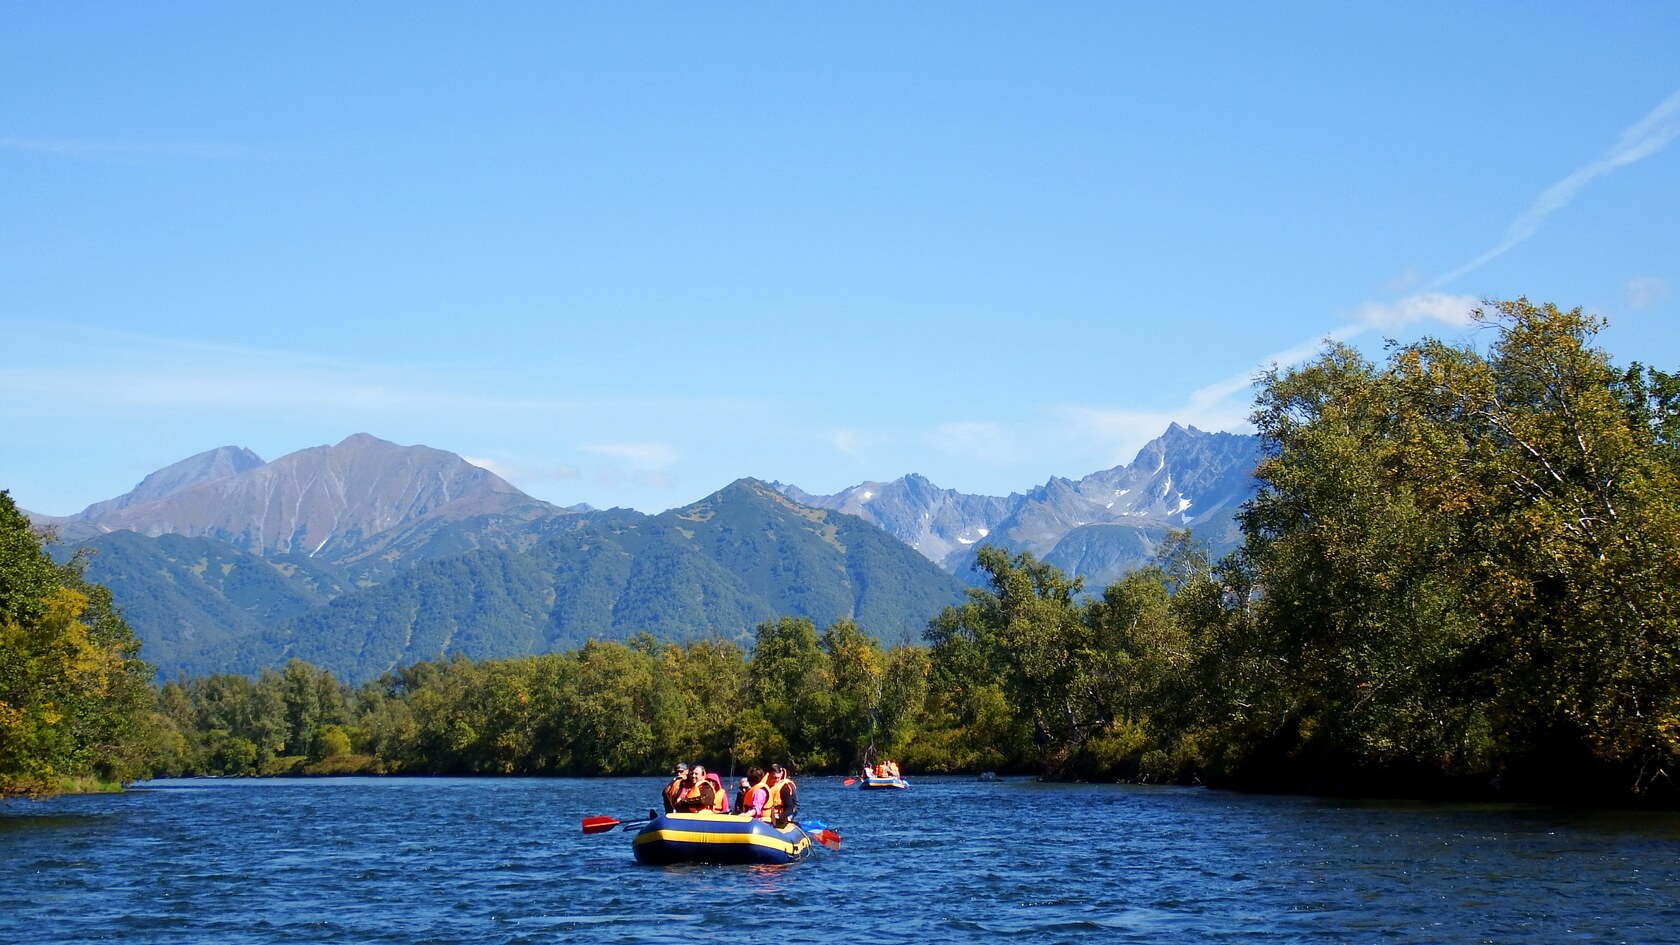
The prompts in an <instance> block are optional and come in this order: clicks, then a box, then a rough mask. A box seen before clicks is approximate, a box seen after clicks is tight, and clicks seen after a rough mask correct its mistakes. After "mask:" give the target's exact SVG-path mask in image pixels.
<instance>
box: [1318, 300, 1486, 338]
mask: <svg viewBox="0 0 1680 945" xmlns="http://www.w3.org/2000/svg"><path fill="white" fill-rule="evenodd" d="M1480 304H1481V300H1480V299H1478V298H1476V297H1475V296H1473V295H1448V294H1446V293H1445V292H1419V293H1418V294H1416V295H1412V296H1408V297H1407V298H1403V299H1400V300H1398V301H1395V302H1367V303H1365V304H1364V305H1361V306H1360V307H1359V308H1358V309H1356V310H1355V311H1354V320H1355V322H1356V324H1357V326H1363V327H1366V328H1372V329H1375V330H1377V331H1394V332H1397V331H1400V330H1401V329H1405V328H1410V327H1411V326H1413V325H1415V324H1417V323H1419V322H1438V323H1440V324H1442V325H1448V326H1451V327H1454V328H1464V327H1467V326H1469V325H1470V324H1471V319H1470V313H1471V312H1472V311H1473V310H1474V309H1475V308H1476V306H1478V305H1480ZM1350 327H1354V326H1350Z"/></svg>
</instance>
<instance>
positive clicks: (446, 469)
mask: <svg viewBox="0 0 1680 945" xmlns="http://www.w3.org/2000/svg"><path fill="white" fill-rule="evenodd" d="M535 512H540V513H542V514H561V513H562V512H563V510H561V509H559V508H557V507H555V506H550V505H549V504H548V503H545V502H540V501H539V500H536V499H533V498H531V497H530V496H527V495H525V494H524V493H523V492H520V491H519V490H518V489H516V488H514V487H513V486H512V485H510V484H509V483H508V482H507V481H506V480H503V479H502V478H501V477H499V476H497V475H495V474H494V473H492V472H490V471H489V470H486V469H482V468H480V467H478V466H474V465H472V464H471V463H469V462H467V461H466V460H464V459H462V458H461V457H459V456H457V455H455V454H454V453H449V452H445V451H443V450H436V449H432V448H430V447H426V446H398V445H397V444H395V443H390V442H387V441H385V440H381V439H379V438H377V437H373V436H369V435H367V434H365V433H358V434H355V435H354V436H350V437H348V438H346V439H345V440H343V441H342V442H340V443H338V444H337V445H336V446H316V447H311V448H309V449H303V450H298V451H297V452H294V453H289V454H287V455H285V456H282V457H280V458H279V459H277V460H274V461H273V462H270V463H263V462H262V461H261V460H259V459H258V458H257V457H256V455H255V454H254V453H251V451H249V450H245V449H242V448H237V447H223V448H221V449H218V450H212V451H210V452H208V453H201V454H199V455H198V456H195V457H193V458H191V459H188V460H183V461H182V462H180V463H177V464H175V465H173V466H170V467H168V468H166V469H163V470H159V471H158V472H156V473H153V474H152V475H151V476H148V477H146V480H145V481H143V482H142V483H141V484H140V485H139V486H138V487H136V488H135V490H134V491H132V492H130V493H128V494H127V495H124V496H121V497H118V498H116V499H111V500H109V501H106V502H101V503H99V504H97V505H93V506H89V507H88V509H87V510H85V511H83V512H82V513H81V514H80V515H77V516H75V517H74V518H73V521H74V522H75V524H76V525H77V526H80V527H77V528H75V529H69V528H66V527H65V526H62V525H61V529H62V530H65V531H66V532H67V534H68V535H69V537H76V534H78V533H85V531H84V529H85V530H91V531H93V532H95V533H103V532H111V531H119V530H129V531H134V532H138V533H140V534H143V535H148V536H152V537H156V536H159V535H184V536H188V537H195V538H214V539H217V540H219V541H224V542H227V543H228V544H230V545H232V546H234V547H235V548H238V549H240V550H243V551H247V552H250V553H253V554H258V555H264V556H268V555H276V554H293V553H299V554H305V555H311V556H315V555H323V556H328V557H332V558H347V557H351V556H353V555H355V553H356V552H357V551H359V550H362V549H365V548H366V547H367V546H368V545H369V544H370V543H372V542H374V541H375V540H376V538H377V536H380V535H382V534H385V533H387V532H390V531H391V530H393V529H411V528H412V527H413V526H414V525H415V524H416V523H420V522H426V521H432V520H439V519H441V520H444V521H452V520H459V519H463V518H467V517H472V516H479V515H487V514H496V513H524V514H528V513H535Z"/></svg>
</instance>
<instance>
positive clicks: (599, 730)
mask: <svg viewBox="0 0 1680 945" xmlns="http://www.w3.org/2000/svg"><path fill="white" fill-rule="evenodd" d="M1477 317H1478V319H1479V322H1480V324H1481V326H1482V327H1483V328H1484V329H1486V332H1487V333H1489V334H1491V335H1492V336H1493V341H1492V343H1491V344H1490V345H1489V347H1488V350H1487V351H1486V352H1481V351H1478V350H1476V349H1474V348H1472V347H1471V346H1469V345H1451V344H1446V343H1443V342H1438V341H1425V342H1421V343H1418V344H1414V345H1408V346H1393V347H1391V349H1390V351H1389V354H1388V357H1387V359H1386V362H1385V363H1382V364H1376V363H1372V362H1370V361H1367V360H1366V359H1364V358H1363V357H1361V356H1360V355H1359V354H1358V353H1357V352H1355V351H1353V350H1352V349H1350V348H1347V347H1345V346H1340V345H1329V346H1327V347H1326V349H1325V350H1324V351H1323V353H1322V354H1321V355H1320V356H1319V357H1318V358H1317V359H1315V360H1313V361H1311V362H1309V363H1307V364H1304V365H1302V366H1300V367H1297V368H1293V369H1289V370H1274V371H1272V372H1270V373H1269V374H1267V375H1266V376H1265V377H1264V378H1263V383H1262V384H1261V392H1260V395H1259V399H1258V402H1257V407H1256V410H1255V413H1254V422H1255V424H1256V426H1257V428H1258V429H1259V432H1260V434H1261V436H1262V439H1263V442H1264V446H1265V458H1264V459H1263V461H1262V463H1261V465H1260V467H1259V469H1258V470H1257V472H1256V475H1257V478H1258V492H1257V494H1256V496H1255V498H1254V499H1253V500H1252V501H1251V502H1250V503H1249V504H1248V505H1247V506H1246V507H1245V509H1244V511H1243V513H1242V516H1241V525H1242V528H1243V532H1244V536H1245V544H1244V546H1243V548H1242V549H1241V550H1240V551H1239V552H1238V553H1236V554H1234V555H1232V556H1230V557H1228V558H1226V559H1224V560H1222V561H1211V560H1209V559H1208V558H1207V556H1206V555H1205V553H1204V552H1203V551H1202V550H1201V549H1200V548H1199V547H1198V546H1197V545H1196V543H1195V542H1194V541H1193V540H1191V538H1190V536H1189V535H1187V534H1177V535H1174V536H1173V537H1172V538H1171V540H1170V541H1168V542H1167V543H1166V544H1165V545H1164V546H1163V548H1162V550H1161V553H1160V556H1159V558H1158V560H1157V562H1156V564H1155V565H1154V566H1152V567H1149V568H1146V569H1142V570H1140V571H1137V572H1134V573H1132V574H1130V575H1128V576H1127V577H1125V578H1123V579H1122V580H1120V581H1118V582H1116V583H1115V584H1113V585H1111V586H1109V587H1107V588H1103V589H1101V590H1100V592H1098V591H1095V590H1094V589H1087V588H1084V587H1083V586H1082V585H1081V583H1080V582H1079V581H1078V580H1076V579H1070V578H1068V577H1067V576H1065V575H1064V574H1062V573H1061V572H1059V571H1058V570H1057V569H1055V568H1053V567H1050V566H1048V565H1045V564H1044V563H1042V562H1039V561H1036V560H1034V559H1033V558H1032V557H1031V556H1030V555H1025V554H1022V555H1014V556H1011V555H1009V554H1007V553H1006V552H1004V551H1002V550H999V549H996V548H986V549H982V550H981V552H980V554H979V558H978V567H979V568H980V569H981V571H982V572H983V573H984V576H985V582H984V586H983V587H981V588H978V589H976V590H974V591H973V592H971V594H970V597H969V599H968V601H966V602H965V603H964V604H962V605H961V606H958V607H952V608H948V609H947V610H945V611H944V612H943V613H941V614H939V615H937V616H936V617H934V618H933V619H932V620H931V621H930V623H929V626H928V629H927V633H926V638H925V643H924V644H902V645H898V646H892V647H883V646H882V645H881V644H880V643H879V642H878V641H877V640H876V639H875V638H874V637H872V636H870V635H869V633H868V632H867V628H864V627H859V626H857V625H855V624H853V623H851V622H849V621H844V620H841V621H837V622H835V623H833V624H831V625H829V626H827V627H826V628H822V629H821V630H819V629H818V627H817V626H815V625H814V624H813V623H812V622H811V621H809V620H805V619H803V618H792V617H784V618H782V619H779V620H776V621H771V622H768V623H765V624H763V625H761V626H760V627H759V628H758V629H757V633H756V639H755V641H754V644H753V646H752V647H751V648H750V649H748V650H743V649H742V648H740V647H738V646H736V645H735V644H733V643H729V642H725V641H720V640H704V641H695V642H685V643H671V642H660V641H657V640H655V639H653V638H652V637H649V636H646V635H643V636H640V637H636V638H633V639H631V640H630V641H628V642H627V643H622V644H621V643H601V642H592V643H588V644H586V645H585V646H583V647H581V648H579V649H577V650H574V651H571V652H567V653H556V654H546V655H541V656H532V657H527V658H523V659H514V660H498V661H487V662H478V663H475V662H471V661H468V660H465V659H459V658H457V659H445V660H438V661H432V662H426V663H421V664H417V665H413V666H408V667H404V668H402V669H399V670H397V671H395V672H393V673H391V674H388V675H387V676H385V677H383V678H382V679H380V680H378V681H377V682H374V683H371V684H369V685H366V686H362V687H359V688H351V687H348V686H345V685H343V684H341V683H339V682H337V681H336V680H334V679H333V678H332V677H331V676H330V675H329V674H327V673H326V672H324V671H322V670H319V669H316V668H314V667H311V666H309V665H308V664H305V663H301V662H297V661H293V662H291V663H288V664H287V665H286V666H285V667H283V668H281V669H278V670H274V671H269V672H265V673H263V674H261V675H260V676H258V677H257V678H255V679H251V678H246V677H238V676H210V677H204V678H197V679H183V680H178V681H174V682H171V683H168V684H167V685H165V686H163V687H162V688H161V689H160V690H158V692H157V698H156V710H155V712H154V713H152V714H151V716H150V718H151V724H152V726H153V730H154V733H155V734H154V736H153V741H152V744H154V745H155V746H156V750H155V752H154V754H153V757H152V759H151V771H152V772H153V773H155V774H160V775H174V774H292V773H302V774H312V773H313V774H330V773H354V772H364V773H403V774H538V775H543V774H549V775H611V774H649V773H656V772H662V771H665V770H668V768H669V766H670V764H671V763H672V762H674V761H677V760H685V759H686V760H699V761H703V762H705V763H707V764H708V765H710V766H712V767H715V768H717V769H721V770H722V771H724V772H725V773H729V772H730V771H731V770H733V771H741V770H744V769H745V767H746V766H747V765H749V764H755V763H764V762H765V761H768V760H785V761H787V762H790V763H791V765H792V766H793V767H794V769H795V770H796V771H805V772H820V771H831V772H833V771H854V770H856V768H855V766H857V765H859V764H860V763H862V762H865V761H869V760H872V759H874V758H882V757H891V758H894V759H896V760H898V761H899V762H900V764H901V765H902V766H903V767H904V769H905V770H907V771H910V772H975V771H985V770H997V771H1016V772H1038V773H1044V774H1047V775H1049V776H1052V777H1062V778H1080V779H1092V780H1095V779H1107V780H1139V781H1157V782H1200V783H1208V784H1214V785H1220V786H1231V787H1238V788H1245V789H1253V790H1291V791H1311V792H1346V793H1357V794H1387V795H1407V796H1454V797H1466V796H1471V797H1511V798H1529V799H1551V800H1568V801H1574V802H1587V803H1617V804H1619V803H1652V804H1665V805H1674V804H1677V803H1680V790H1677V788H1676V784H1675V781H1674V774H1675V771H1676V768H1675V765H1676V763H1677V761H1680V377H1676V376H1675V375H1670V374H1666V373H1664V372H1661V371H1657V370H1653V369H1649V368H1645V367H1643V366H1640V365H1638V364H1635V365H1633V366H1631V367H1629V368H1626V369H1619V368H1616V367H1614V366H1613V365H1612V364H1611V363H1610V361H1609V358H1608V356H1607V355H1606V354H1604V353H1603V352H1602V351H1600V350H1598V349H1597V348H1595V347H1594V346H1593V341H1594V338H1595V336H1596V333H1597V331H1598V330H1599V328H1600V323H1599V321H1598V320H1597V319H1595V318H1593V317H1591V316H1588V315H1584V314H1582V313H1581V312H1580V311H1579V310H1576V311H1571V312H1563V311H1559V310H1557V309H1556V308H1554V307H1552V306H1549V305H1544V306H1536V305H1532V304H1530V303H1528V302H1527V301H1526V300H1517V301H1513V302H1504V303H1498V304H1497V305H1493V306H1491V307H1490V308H1489V309H1488V310H1487V311H1485V312H1479V313H1477Z"/></svg>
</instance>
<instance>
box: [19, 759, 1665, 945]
mask: <svg viewBox="0 0 1680 945" xmlns="http://www.w3.org/2000/svg"><path fill="white" fill-rule="evenodd" d="M912 783H913V787H912V788H911V789H910V790H908V791H891V792H889V791H870V792H860V791H858V790H857V789H856V788H855V787H845V786H843V785H842V783H841V781H840V779H838V778H813V779H806V780H804V781H802V782H801V801H802V812H803V813H804V814H805V815H806V816H808V817H810V818H815V819H820V820H822V821H824V822H826V823H827V824H828V825H829V827H830V828H831V829H833V830H835V831H836V832H837V833H839V834H840V835H841V837H842V838H843V843H842V846H841V849H840V850H839V851H838V852H830V851H826V850H818V851H817V855H816V856H814V857H813V858H811V859H809V860H807V861H805V862H803V863H799V864H796V865H793V866H788V867H739V866H736V867H722V866H684V867H644V866H638V865H636V863H635V862H634V860H632V858H631V855H630V838H631V834H630V833H627V832H624V831H619V830H615V831H613V832H611V833H607V834H601V835H595V836H584V835H582V833H581V831H580V830H579V820H580V818H582V817H584V816H587V815H595V814H605V815H609V816H613V817H617V818H619V819H626V820H627V819H630V818H632V817H634V816H636V815H638V814H639V813H643V814H644V816H645V813H644V812H645V811H646V808H647V806H648V802H649V801H650V800H651V799H654V798H656V797H657V792H658V789H659V786H660V782H659V781H658V780H657V779H646V778H640V779H604V780H537V779H530V780H526V779H482V780H468V779H363V778H345V779H318V780H266V781H251V780H201V781H158V782H150V783H147V784H142V785H139V786H138V787H137V788H136V789H134V790H131V791H130V792H128V793H126V794H122V795H110V796H89V797H68V798H58V799H54V800H50V801H39V802H30V801H7V802H0V943H10V945H25V943H36V942H41V943H48V942H50V943H71V942H159V943H188V945H199V943H203V945H209V943H217V945H226V943H246V942H263V943H270V942H311V943H313V942H335V943H336V942H400V943H405V945H409V943H419V942H426V943H448V942H472V943H527V942H529V943H551V942H602V941H611V942H676V941H683V942H755V943H756V942H769V943H778V945H780V943H790V942H792V943H797V942H807V941H818V940H828V939H841V938H845V939H852V940H855V941H859V942H870V943H897V942H914V943H918V945H921V943H931V942H955V943H967V942H988V943H996V942H999V941H1018V942H1034V943H1036V942H1150V943H1163V942H1388V941H1404V942H1547V943H1554V942H1594V943H1598V942H1641V943H1644V942H1680V816H1676V815H1670V814H1630V813H1579V812H1569V811H1557V810H1551V809H1544V808H1530V807H1511V806H1491V805H1446V806H1443V805H1422V804H1389V803H1348V802H1342V801H1325V800H1314V799H1309V798H1296V797H1257V796H1249V795H1237V794H1228V793H1221V792H1214V791H1208V790H1203V789H1198V788H1146V787H1126V786H1112V785H1052V784H1039V783H1036V782H1034V781H1031V780H1024V779H1023V780H1005V781H1002V782H996V783H992V782H981V781H976V780H973V779H968V778H916V777H912Z"/></svg>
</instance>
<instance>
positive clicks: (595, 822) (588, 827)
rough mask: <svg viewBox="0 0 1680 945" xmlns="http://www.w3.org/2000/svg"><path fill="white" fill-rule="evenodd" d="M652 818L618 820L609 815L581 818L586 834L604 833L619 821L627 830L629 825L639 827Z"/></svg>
mask: <svg viewBox="0 0 1680 945" xmlns="http://www.w3.org/2000/svg"><path fill="white" fill-rule="evenodd" d="M652 819H653V818H652V817H643V818H642V819H641V820H625V821H618V820H614V819H612V818H611V817H585V818H583V832H584V833H586V834H591V833H606V832H607V831H609V830H611V829H613V828H614V827H617V826H618V825H619V824H620V823H622V824H624V828H625V829H626V830H628V829H630V828H631V827H640V826H641V825H642V824H645V823H647V822H648V821H650V820H652Z"/></svg>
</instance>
